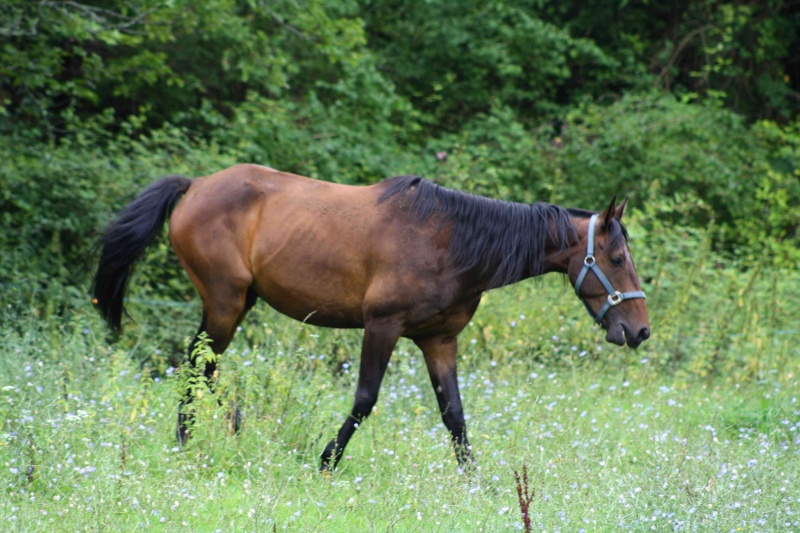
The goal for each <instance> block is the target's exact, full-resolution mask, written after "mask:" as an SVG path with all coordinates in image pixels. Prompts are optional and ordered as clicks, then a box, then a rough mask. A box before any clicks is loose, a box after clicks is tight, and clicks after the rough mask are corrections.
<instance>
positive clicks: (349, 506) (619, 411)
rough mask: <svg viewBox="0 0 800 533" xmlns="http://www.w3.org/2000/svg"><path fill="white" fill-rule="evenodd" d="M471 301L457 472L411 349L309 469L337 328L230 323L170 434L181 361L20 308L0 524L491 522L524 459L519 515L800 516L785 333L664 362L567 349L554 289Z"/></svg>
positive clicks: (566, 305)
mask: <svg viewBox="0 0 800 533" xmlns="http://www.w3.org/2000/svg"><path fill="white" fill-rule="evenodd" d="M637 231H638V230H637ZM638 235H639V233H637V238H638ZM670 242H672V241H670ZM663 282H664V283H666V277H665V278H664V281H663ZM712 283H713V286H712V287H711V288H712V289H714V288H716V284H715V282H712ZM559 290H560V291H561V292H562V294H561V296H560V297H558V298H553V296H554V295H557V291H559ZM659 298H662V301H663V296H661V295H659ZM553 302H556V303H557V304H558V305H559V307H558V308H557V309H556V311H555V312H553V308H552V307H550V304H552V303H553ZM715 303H716V302H708V305H709V306H713V305H714V304H715ZM487 304H488V305H487V306H486V307H485V308H484V309H482V310H481V311H480V312H479V317H478V318H479V319H480V320H482V321H486V324H485V325H483V326H482V327H484V328H485V327H486V326H487V325H488V323H490V321H495V322H491V323H495V324H496V325H497V327H496V329H495V339H496V340H497V341H498V342H491V343H488V344H487V345H485V346H484V345H483V344H482V343H480V342H478V343H475V344H473V343H471V342H470V341H469V336H467V337H466V338H465V339H464V341H465V342H464V343H463V346H462V353H463V354H464V358H463V360H462V361H460V367H459V370H460V379H459V384H460V388H461V391H462V394H463V396H464V400H465V409H466V411H467V413H468V414H469V415H470V418H469V422H468V424H469V430H470V435H471V441H472V444H473V450H474V452H475V454H476V456H477V461H478V466H479V470H478V472H477V475H475V476H466V475H464V473H462V472H459V471H458V470H457V468H456V462H455V460H454V455H453V451H452V448H451V445H450V442H449V436H448V434H447V432H446V430H445V429H444V426H443V425H442V422H441V419H440V416H439V414H438V413H437V412H436V407H435V406H436V400H435V396H434V393H433V390H432V388H431V386H430V383H429V380H428V376H427V373H426V371H425V365H424V362H423V359H422V357H421V356H420V355H419V353H418V352H417V351H416V350H415V349H414V348H413V346H412V345H411V344H410V343H402V344H401V345H400V346H399V347H398V350H397V352H396V353H395V356H394V358H393V359H392V361H391V363H390V366H389V370H388V372H387V375H386V378H385V380H384V385H383V390H382V394H381V397H380V399H379V402H378V405H377V408H376V410H375V411H374V412H373V414H372V416H371V417H370V418H369V420H367V421H366V422H365V423H364V424H363V426H362V427H361V428H359V431H358V432H357V433H356V435H355V437H354V438H353V441H352V442H351V444H350V446H349V447H348V450H347V452H348V455H347V456H346V457H345V458H344V459H343V461H342V463H341V466H340V468H339V470H337V471H336V472H335V473H334V474H333V475H332V476H330V477H328V478H325V477H322V476H321V475H319V474H318V473H317V470H316V469H317V461H318V454H319V452H320V450H321V449H322V446H324V444H325V442H326V440H327V439H328V438H330V436H331V435H333V434H334V432H335V431H336V429H337V428H338V426H339V424H340V423H341V421H342V419H343V417H344V416H345V413H346V412H347V410H348V409H349V407H350V404H351V402H352V395H353V391H354V387H355V375H356V374H357V372H356V371H355V369H354V368H353V367H347V366H345V365H341V366H339V365H335V364H330V361H329V359H330V358H332V357H333V356H334V354H335V353H336V350H337V345H338V344H339V343H340V342H341V340H342V339H341V338H337V337H332V336H329V335H327V333H326V332H325V330H322V329H317V328H313V329H312V328H309V327H306V326H303V325H300V324H299V323H297V322H292V321H290V320H288V319H286V318H285V317H279V316H277V314H273V313H272V312H267V311H265V310H263V309H258V308H257V311H258V313H259V316H258V318H259V319H260V320H259V323H257V324H248V326H247V327H252V329H253V335H255V336H253V337H249V338H248V336H247V335H241V334H240V335H239V336H237V337H236V339H235V340H234V343H233V345H232V346H231V348H230V350H228V351H227V352H226V354H225V356H224V357H223V358H222V361H221V362H220V370H221V374H220V380H221V382H220V394H221V395H222V398H224V401H223V402H222V405H220V404H218V402H217V401H216V398H215V397H213V396H211V395H210V394H208V393H207V392H208V391H207V390H206V389H203V387H202V384H199V388H198V390H203V391H204V394H203V395H202V397H200V398H199V399H198V400H197V401H196V402H195V403H194V407H195V410H196V415H197V425H196V429H195V434H194V435H193V439H192V440H191V441H190V442H189V444H188V446H186V447H185V448H184V449H182V450H181V449H178V448H177V447H176V445H175V441H174V429H175V417H176V415H177V412H176V404H177V400H178V398H179V397H180V394H181V392H182V391H183V390H184V386H185V382H184V377H185V376H183V375H179V374H182V372H183V371H172V370H171V369H170V371H168V372H165V373H161V374H157V373H151V372H150V370H152V367H150V366H149V365H147V364H145V365H143V366H142V365H140V364H139V363H138V362H137V359H138V357H133V356H132V354H134V353H135V354H137V355H138V354H139V353H141V351H145V350H146V349H149V348H145V347H144V346H141V345H140V346H138V347H136V348H133V349H132V350H129V349H128V348H124V347H121V346H120V345H117V346H116V347H110V346H109V345H108V343H107V342H105V341H104V339H103V336H104V333H103V331H104V329H103V327H102V326H101V325H100V324H99V321H98V320H97V319H96V317H95V316H94V313H93V312H92V310H91V309H90V308H89V306H88V303H87V304H84V306H83V307H82V309H81V310H80V311H79V312H78V313H76V314H75V315H74V316H73V317H72V318H71V319H70V320H68V321H62V320H60V319H57V318H56V319H53V320H42V319H40V318H38V317H33V316H30V315H28V314H23V315H20V316H18V317H16V320H15V321H14V323H13V324H12V323H10V322H9V323H4V324H3V325H2V326H0V420H2V423H0V465H2V467H0V483H2V486H3V488H4V497H3V498H2V500H0V509H2V520H3V524H4V529H9V530H13V529H19V528H22V529H25V530H28V531H52V530H53V529H54V528H55V529H60V530H80V529H84V528H86V527H90V528H91V529H111V530H118V529H133V528H141V527H147V526H148V525H149V526H156V527H162V528H165V529H166V530H168V531H172V530H176V531H177V530H183V529H187V528H188V529H192V530H205V529H209V528H210V529H217V528H222V529H231V530H233V529H236V530H239V529H247V530H250V529H256V530H266V531H269V530H271V529H273V526H275V529H276V530H278V531H281V530H283V529H286V530H294V529H301V530H315V529H320V528H321V529H324V530H326V531H352V530H353V529H354V528H356V529H358V530H365V531H368V530H372V529H374V530H385V529H390V528H394V529H396V530H415V529H418V528H419V527H421V526H420V524H423V526H422V527H426V528H427V527H428V526H431V528H433V529H434V530H436V529H437V528H439V529H441V530H445V531H450V530H461V531H465V530H470V531H472V530H478V529H481V528H483V530H485V531H508V530H513V529H519V528H520V527H521V526H522V524H521V517H520V515H519V514H517V511H516V508H517V505H518V493H517V491H516V490H515V478H514V471H515V470H520V469H521V468H522V467H523V466H524V467H526V470H527V472H528V477H529V482H530V485H531V486H530V489H531V491H530V493H529V496H530V495H532V496H533V497H532V500H531V502H530V506H529V510H530V520H531V522H532V529H536V530H553V529H555V528H562V527H563V528H569V529H570V530H573V529H574V530H576V531H577V530H579V529H580V528H586V529H587V530H588V529H591V530H601V531H602V530H609V529H624V530H634V531H638V530H641V529H644V528H649V527H650V526H652V525H653V524H656V525H658V524H663V528H667V529H676V530H681V529H684V530H714V531H717V530H724V531H727V530H731V529H736V528H737V527H742V528H752V529H759V530H760V529H768V530H784V529H792V528H797V527H798V526H797V525H796V524H797V522H796V515H797V512H798V511H800V508H798V501H797V497H796V496H797V495H796V491H797V488H796V487H797V486H798V484H800V469H798V464H800V463H798V461H797V454H798V451H800V448H799V447H800V441H799V440H798V431H800V411H799V410H798V407H797V401H796V398H797V395H798V387H799V385H798V382H797V376H798V371H800V368H798V363H797V361H798V359H797V357H796V348H795V349H794V350H795V351H794V356H789V357H785V358H784V357H782V358H780V359H773V360H768V359H764V360H763V362H764V363H765V366H764V367H763V372H762V374H761V378H760V379H759V380H746V381H740V380H739V379H737V378H734V377H733V375H732V374H731V379H726V378H725V377H724V376H722V377H721V378H720V379H710V378H699V377H695V376H690V375H687V374H684V373H675V374H670V373H664V372H662V369H663V367H661V364H660V363H659V362H658V361H656V360H654V356H656V355H657V354H658V352H656V351H648V352H642V351H641V350H640V351H638V352H634V351H627V350H625V351H616V350H615V351H614V353H613V354H612V353H610V352H611V350H608V352H607V351H606V350H605V349H604V350H603V351H602V352H600V351H597V350H594V349H593V350H592V352H593V353H594V354H596V355H597V356H599V357H598V358H597V359H595V360H593V361H590V360H589V359H590V357H588V356H586V355H584V356H581V352H580V351H577V350H575V351H573V350H572V349H571V348H570V344H571V343H572V342H578V343H579V344H580V345H589V346H594V345H595V344H596V343H597V342H598V340H599V339H598V333H597V332H595V331H593V330H592V328H591V327H589V324H590V320H589V318H588V317H586V316H585V314H584V313H583V309H582V308H581V305H580V303H579V302H578V301H577V300H576V299H575V298H574V296H572V295H571V294H569V290H568V288H566V287H559V286H558V284H552V285H549V284H547V285H545V286H543V287H542V286H536V285H535V284H528V285H526V286H522V287H520V288H519V290H518V291H516V292H514V291H503V292H498V293H492V294H490V298H489V302H487ZM518 305H523V307H524V308H525V309H526V310H530V311H529V313H528V317H529V318H526V319H524V320H522V321H521V322H518V324H517V326H516V327H515V328H511V331H512V333H513V338H514V340H517V339H518V340H522V341H526V342H527V340H528V338H529V337H532V338H537V337H540V336H541V337H542V338H543V339H542V341H541V352H542V353H547V352H551V353H552V352H554V350H555V349H560V350H561V352H560V353H559V354H558V356H557V357H552V358H549V359H546V360H537V359H536V358H535V357H531V356H530V354H527V353H526V352H518V353H513V354H512V353H511V352H507V351H506V350H505V345H504V344H503V343H504V342H505V341H502V343H501V342H499V341H500V339H502V338H503V337H502V332H501V331H500V329H499V325H500V323H501V322H505V323H506V325H507V327H509V328H510V324H509V322H510V321H509V319H511V318H515V319H517V320H518V321H519V320H520V319H519V317H518V316H517V315H516V314H515V313H517V310H516V309H515V308H516V307H517V306H518ZM541 307H547V309H548V312H546V313H535V312H534V311H535V310H536V309H539V308H541ZM709 308H710V307H709ZM709 308H706V309H705V311H706V314H709V313H708V309H709ZM563 310H566V312H567V314H568V315H569V317H568V319H564V317H563V315H562V316H561V317H560V316H559V315H560V314H561V313H562V311H563ZM573 311H574V312H575V318H573V317H572V315H573ZM578 316H580V319H578V318H577V317H578ZM696 316H697V315H695V314H693V313H690V314H687V315H686V316H685V318H684V319H680V318H678V320H679V321H681V323H682V324H683V325H686V324H688V323H689V321H691V320H694V319H695V318H696ZM654 318H655V317H654ZM661 318H662V317H659V320H660V319H661ZM261 320H263V321H264V322H267V323H266V324H262V323H261ZM572 320H574V321H575V322H576V323H577V324H576V326H580V329H578V328H574V329H571V326H570V325H569V321H572ZM162 321H163V317H162ZM559 322H560V323H561V324H562V325H563V326H564V330H562V329H560V328H557V327H556V328H554V327H553V325H554V324H558V323H559ZM655 323H656V322H654V324H655ZM182 327H183V326H181V328H182ZM478 327H480V324H478V323H476V324H475V326H471V329H472V330H473V331H476V330H477V328H478ZM173 329H175V328H174V326H173ZM189 331H191V330H189ZM554 331H555V332H556V333H555V334H556V336H557V337H558V338H557V339H553V338H552V336H553V335H554V333H553V332H554ZM243 333H245V332H243ZM318 333H319V334H320V335H319V336H317V334H318ZM654 333H655V335H656V337H654V338H653V339H652V340H653V341H655V340H657V338H658V337H663V336H665V332H664V331H663V330H654ZM571 336H572V337H571ZM711 336H713V331H712V332H711ZM355 337H356V338H357V335H355ZM666 341H668V339H662V342H666ZM347 352H348V353H349V356H350V357H353V356H354V354H355V353H357V347H356V346H352V347H349V349H348V350H347ZM786 355H789V354H786ZM648 358H649V359H650V360H649V361H648ZM168 368H169V367H168ZM233 399H235V400H236V401H237V402H238V405H239V407H240V408H242V409H243V410H244V414H245V416H244V425H243V430H242V433H241V435H239V436H238V437H234V436H231V435H230V434H229V432H228V424H227V420H226V415H227V414H228V413H229V411H230V407H231V406H230V401H231V400H233ZM775 502H780V505H778V506H776V504H775ZM378 510H380V512H378ZM437 523H438V524H437ZM434 526H435V527H434Z"/></svg>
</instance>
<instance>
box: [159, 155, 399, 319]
mask: <svg viewBox="0 0 800 533" xmlns="http://www.w3.org/2000/svg"><path fill="white" fill-rule="evenodd" d="M383 189H384V186H383V185H382V184H377V185H374V186H367V187H357V186H348V185H341V184H335V183H330V182H324V181H318V180H313V179H310V178H305V177H302V176H297V175H294V174H289V173H284V172H278V171H275V170H273V169H270V168H267V167H260V166H257V165H237V166H235V167H232V168H230V169H226V170H223V171H221V172H218V173H216V174H213V175H210V176H207V177H204V178H198V179H197V180H195V181H194V183H193V184H192V186H191V188H190V189H189V191H188V192H187V194H186V195H185V197H184V198H183V200H181V202H180V203H179V205H178V207H177V208H176V209H175V211H174V212H173V215H172V217H171V219H170V238H171V240H172V243H173V247H174V248H175V250H176V252H177V254H178V257H179V258H180V260H181V262H182V264H183V265H184V267H185V268H186V270H187V272H188V273H189V275H190V277H191V278H192V281H193V282H194V283H195V285H196V286H197V288H198V291H199V292H200V293H201V296H204V294H203V292H204V288H203V286H204V285H208V284H210V283H214V282H217V280H219V279H220V278H223V277H226V276H230V277H231V278H233V280H234V284H235V285H236V286H241V285H245V284H246V285H247V286H251V287H252V288H253V289H254V290H255V292H256V293H257V294H258V295H259V296H261V297H262V298H263V299H264V300H266V301H267V302H268V303H270V305H272V306H273V307H275V308H276V309H278V310H279V311H281V312H283V313H285V314H287V315H290V316H293V317H295V318H298V319H301V320H303V319H305V318H306V317H307V315H308V314H309V313H313V315H312V317H310V318H309V321H310V322H313V323H318V324H322V325H332V326H339V327H346V326H352V327H357V326H361V325H363V306H364V301H365V299H366V298H367V297H368V293H369V291H370V290H373V291H375V290H378V289H379V288H376V287H375V286H374V281H375V278H376V276H379V275H380V274H381V270H382V269H385V267H386V264H387V262H388V261H389V260H390V259H391V258H392V257H394V258H397V256H398V252H397V249H396V246H397V243H398V241H399V240H402V239H403V236H402V235H399V234H398V224H396V220H395V215H396V213H392V209H391V207H390V206H389V205H387V204H386V203H380V202H379V201H378V200H379V198H380V194H381V192H382V191H383Z"/></svg>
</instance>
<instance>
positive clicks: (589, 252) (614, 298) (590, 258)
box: [575, 215, 646, 324]
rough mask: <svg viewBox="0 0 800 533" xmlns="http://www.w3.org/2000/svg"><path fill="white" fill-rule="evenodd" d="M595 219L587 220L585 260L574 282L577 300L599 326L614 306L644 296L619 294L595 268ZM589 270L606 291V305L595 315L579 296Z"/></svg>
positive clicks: (642, 292) (594, 216) (629, 293)
mask: <svg viewBox="0 0 800 533" xmlns="http://www.w3.org/2000/svg"><path fill="white" fill-rule="evenodd" d="M597 217H598V215H592V218H591V219H590V220H589V238H588V242H587V244H586V258H585V259H584V260H583V268H582V269H581V272H580V274H578V279H577V280H576V281H575V294H577V295H578V298H580V299H581V301H582V302H583V305H584V307H586V310H587V311H588V312H589V316H590V317H592V318H593V319H594V321H595V322H597V323H598V324H599V323H600V321H601V320H603V317H604V316H605V314H606V312H607V311H608V310H609V309H611V308H612V307H614V306H615V305H619V304H621V303H622V302H623V300H631V299H634V298H646V297H645V295H644V291H633V292H619V291H616V290H614V287H613V286H612V285H611V282H610V281H608V278H607V277H606V276H605V274H603V271H602V270H600V267H599V266H597V261H596V260H595V258H594V228H595V226H596V223H597ZM590 270H591V271H592V272H594V275H595V276H597V279H599V280H600V283H602V284H603V287H605V288H606V291H608V299H607V300H606V303H605V304H603V307H602V308H601V309H600V311H599V312H598V313H597V315H595V314H594V313H592V310H591V309H589V304H587V303H586V300H585V299H584V298H583V296H581V285H583V280H584V279H585V278H586V274H588V273H589V271H590Z"/></svg>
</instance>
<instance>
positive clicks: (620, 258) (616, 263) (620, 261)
mask: <svg viewBox="0 0 800 533" xmlns="http://www.w3.org/2000/svg"><path fill="white" fill-rule="evenodd" d="M624 262H625V257H624V256H621V255H620V256H618V257H612V258H611V264H612V265H614V266H615V267H621V266H622V264H623V263H624Z"/></svg>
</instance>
